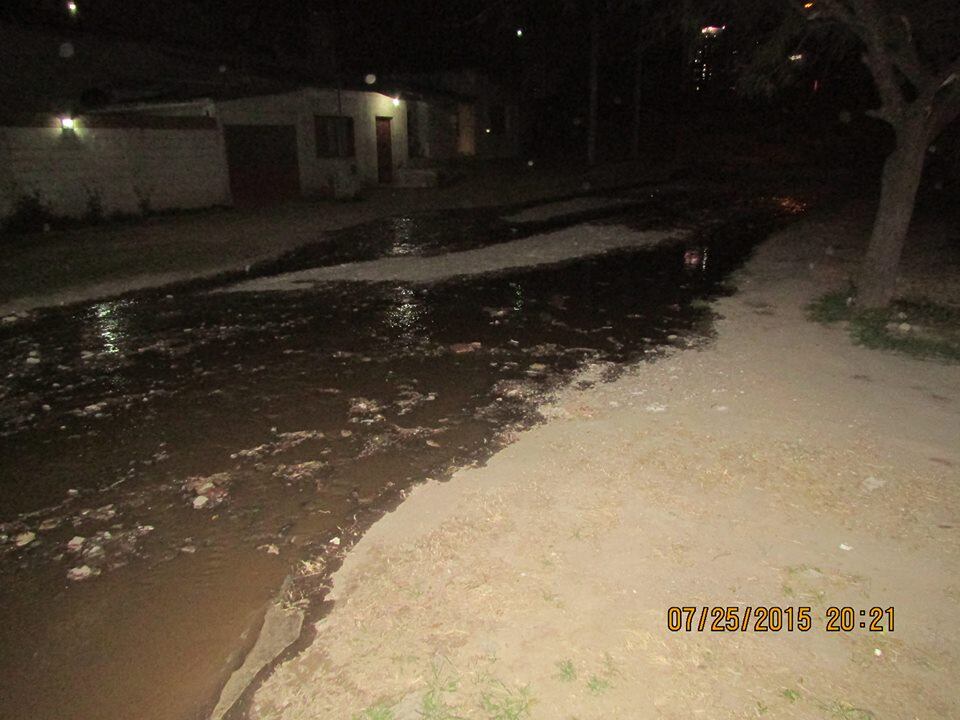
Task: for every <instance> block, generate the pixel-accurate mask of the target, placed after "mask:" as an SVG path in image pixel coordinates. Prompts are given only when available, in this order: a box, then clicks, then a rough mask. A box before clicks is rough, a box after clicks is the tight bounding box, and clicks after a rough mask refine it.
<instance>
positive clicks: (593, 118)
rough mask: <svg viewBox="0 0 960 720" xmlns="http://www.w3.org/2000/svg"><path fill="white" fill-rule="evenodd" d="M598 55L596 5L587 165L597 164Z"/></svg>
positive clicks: (592, 17) (592, 22) (592, 15)
mask: <svg viewBox="0 0 960 720" xmlns="http://www.w3.org/2000/svg"><path fill="white" fill-rule="evenodd" d="M599 55H600V11H599V10H598V9H597V7H596V4H594V6H593V7H592V8H591V10H590V110H589V114H590V116H589V117H588V118H587V164H588V165H596V164H597V115H598V109H599V97H600V96H599V90H598V88H597V82H598V80H597V71H598V64H599Z"/></svg>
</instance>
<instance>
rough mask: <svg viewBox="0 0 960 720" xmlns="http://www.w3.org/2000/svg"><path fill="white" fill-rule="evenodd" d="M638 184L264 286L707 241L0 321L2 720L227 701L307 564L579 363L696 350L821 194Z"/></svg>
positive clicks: (391, 234) (353, 254) (432, 222)
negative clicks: (557, 250) (593, 207)
mask: <svg viewBox="0 0 960 720" xmlns="http://www.w3.org/2000/svg"><path fill="white" fill-rule="evenodd" d="M627 199H628V200H630V201H631V202H630V203H629V204H628V205H627V206H625V207H617V208H616V209H614V210H607V211H606V212H605V213H604V212H596V211H595V212H593V213H591V214H590V215H588V216H580V217H577V218H569V217H567V218H562V219H553V220H550V221H544V222H540V223H534V224H531V225H529V226H518V225H516V224H510V223H507V222H505V221H503V220H502V219H500V218H501V216H502V214H503V213H498V212H492V211H488V210H484V211H455V212H447V213H437V214H425V215H418V216H415V217H409V218H390V219H386V220H382V221H376V222H374V223H370V224H367V225H364V226H359V227H357V228H351V229H349V230H345V231H340V232H338V233H335V234H333V236H332V239H331V240H330V241H329V242H326V243H323V244H318V245H317V246H314V247H311V248H307V249H304V250H302V251H299V252H297V253H294V254H291V255H290V256H287V257H285V258H283V259H282V260H280V261H277V262H274V263H270V264H269V265H265V266H261V267H259V268H255V269H254V270H253V274H271V273H276V272H281V271H287V270H294V269H300V268H304V267H311V266H316V265H323V264H333V263H340V262H345V261H348V260H349V261H356V260H366V259H372V258H376V257H384V256H390V255H397V254H412V255H426V254H435V253H440V252H450V251H452V250H462V249H469V248H474V247H481V246H483V245H487V244H491V243H498V242H505V241H507V240H512V239H515V238H517V237H520V236H524V235H529V234H531V233H535V232H541V231H543V230H545V229H549V228H553V227H561V226H563V225H570V224H575V223H579V222H586V221H590V222H595V223H608V224H617V225H626V226H629V227H635V228H644V229H646V228H654V227H677V226H678V225H683V226H686V227H688V228H692V235H691V237H690V239H689V240H687V241H686V242H684V243H683V244H680V245H673V246H669V247H660V248H656V249H648V250H631V251H624V252H617V253H609V254H606V255H601V256H595V257H590V258H585V259H580V260H575V261H570V262H567V263H564V264H561V265H555V266H550V267H536V268H526V269H523V270H512V271H506V272H502V273H498V274H494V275H488V276H479V277H473V278H470V279H458V280H454V281H450V282H443V283H436V284H428V285H407V284H397V283H382V284H376V285H370V284H360V283H338V284H330V285H327V286H324V287H321V288H318V289H314V290H310V291H306V292H296V293H266V294H234V295H223V294H208V293H206V292H204V289H205V288H202V287H199V286H196V285H194V286H191V288H190V289H186V288H179V289H178V290H177V291H176V292H174V293H173V294H170V295H168V294H166V293H165V292H161V293H156V292H151V293H142V294H139V295H132V296H129V297H126V298H122V299H118V300H114V301H109V302H102V303H97V304H91V305H84V306H76V307H73V308H68V309H63V310H52V311H47V312H41V313H37V314H36V315H34V316H31V317H29V318H26V319H21V320H19V321H17V322H14V323H10V324H8V325H5V326H3V327H2V328H0V362H2V363H3V367H4V368H5V372H4V375H5V378H4V380H3V381H2V384H0V523H3V524H2V526H0V577H2V586H0V607H2V608H3V613H4V618H5V619H6V622H5V623H4V624H3V627H2V629H0V647H2V648H3V651H2V655H0V673H2V675H3V677H4V683H3V689H2V690H0V716H2V717H4V718H34V719H36V718H54V717H56V718H62V717H70V718H77V719H80V720H85V719H87V718H99V719H113V718H130V717H138V718H144V719H146V720H154V719H155V720H160V719H170V720H183V719H185V718H195V717H204V716H205V713H206V712H208V711H209V709H210V707H212V704H213V702H214V701H215V700H216V695H217V692H218V689H219V687H220V686H221V685H222V683H223V682H224V680H225V679H226V677H227V675H228V674H229V672H230V671H231V670H232V669H234V668H235V667H236V665H237V664H238V662H239V660H240V659H242V654H243V652H244V650H245V649H246V648H247V647H249V644H250V642H252V640H253V634H254V633H255V632H256V629H257V626H258V622H259V619H260V617H261V616H262V613H263V609H264V607H265V605H266V604H267V603H268V602H269V601H270V600H271V598H273V597H274V596H275V595H276V593H277V592H278V589H279V588H280V586H281V583H282V582H283V579H284V577H285V576H287V575H288V573H290V572H291V570H292V569H295V568H298V569H299V571H300V572H299V576H300V577H301V578H303V577H308V576H310V575H311V572H309V570H310V568H312V567H314V566H310V565H303V564H300V561H301V560H304V559H309V558H312V557H315V556H316V555H318V554H319V553H322V552H323V551H329V550H330V549H331V548H334V549H338V548H341V547H346V546H347V545H348V544H349V542H350V541H351V539H352V538H354V537H355V536H356V535H357V534H358V532H359V531H360V530H362V528H363V526H364V525H365V524H369V522H371V521H372V520H373V519H375V517H376V516H377V515H378V513H381V512H383V509H384V508H388V507H390V506H391V505H392V504H395V503H396V502H398V501H399V500H400V499H401V498H402V494H403V491H404V490H405V489H406V488H408V487H409V486H410V485H411V484H412V483H415V482H418V481H421V480H423V479H424V478H427V477H434V478H443V477H446V476H447V475H449V473H450V472H451V471H452V470H453V469H454V468H456V467H458V466H461V465H464V464H470V463H477V462H482V461H483V460H484V459H485V458H487V457H489V455H490V454H491V453H492V452H493V451H494V450H495V449H496V448H497V447H500V446H502V444H503V443H505V442H509V441H510V439H511V437H512V436H513V435H514V434H515V432H516V431H518V430H519V429H520V428H522V427H524V426H526V425H529V424H530V423H531V422H535V421H536V419H537V416H536V414H535V411H534V406H535V404H536V402H537V401H538V400H539V399H542V398H543V397H545V396H546V395H547V394H549V392H550V391H551V389H552V388H555V387H556V386H557V385H558V384H559V383H562V382H564V381H565V379H567V378H569V377H570V375H571V374H572V373H573V372H574V371H575V370H577V369H578V368H582V367H583V366H584V365H586V364H588V363H593V364H598V365H600V366H601V367H602V368H603V369H604V371H605V372H607V373H608V374H611V375H613V374H615V373H616V372H618V371H619V369H621V368H622V367H624V365H625V364H627V363H630V362H634V361H637V360H640V359H644V358H651V357H655V356H656V355H657V354H658V353H660V352H661V351H662V349H663V348H664V347H667V346H671V345H677V346H680V347H687V346H691V345H695V344H697V343H699V342H701V341H702V340H703V339H704V338H706V337H708V335H709V332H710V317H709V311H708V310H707V309H706V306H705V304H704V303H703V300H705V299H709V298H710V297H711V296H714V295H716V294H717V293H721V292H725V288H724V285H723V280H724V278H725V277H726V275H727V273H728V272H729V271H730V270H731V269H732V268H734V267H736V266H737V265H738V264H739V263H741V262H742V261H743V259H744V258H745V257H746V255H747V253H748V252H749V250H750V249H751V248H752V247H753V246H754V245H755V243H756V242H758V241H759V240H762V239H763V238H764V237H765V236H766V235H767V234H768V233H769V231H770V230H771V229H772V228H773V227H774V226H776V224H778V223H781V222H784V221H785V220H786V219H787V218H789V217H790V216H791V215H794V214H796V213H797V212H799V211H800V210H802V209H803V204H802V203H800V202H799V201H796V200H793V199H790V198H746V199H744V198H740V199H737V198H734V197H732V196H729V195H727V196H720V195H716V194H714V195H711V196H707V195H703V194H698V193H697V192H695V191H693V190H689V189H687V190H677V191H674V192H672V193H657V192H653V193H651V192H648V191H647V190H645V189H638V190H636V191H635V192H634V194H633V195H632V196H628V197H627ZM610 212H613V213H615V214H614V215H610V214H609V213H610ZM304 568H306V571H305V570H304ZM317 576H318V582H321V581H322V580H323V579H324V576H323V573H317ZM311 589H315V588H311V586H310V584H309V583H301V584H300V585H298V586H297V587H296V588H295V591H296V592H301V593H306V594H309V592H310V591H311ZM288 599H289V600H291V601H297V600H298V599H299V596H295V597H290V598H288Z"/></svg>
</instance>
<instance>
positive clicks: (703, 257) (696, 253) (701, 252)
mask: <svg viewBox="0 0 960 720" xmlns="http://www.w3.org/2000/svg"><path fill="white" fill-rule="evenodd" d="M709 256H710V248H707V247H694V248H687V249H686V250H685V251H684V253H683V267H684V269H686V270H687V271H692V272H706V271H707V261H708V259H709Z"/></svg>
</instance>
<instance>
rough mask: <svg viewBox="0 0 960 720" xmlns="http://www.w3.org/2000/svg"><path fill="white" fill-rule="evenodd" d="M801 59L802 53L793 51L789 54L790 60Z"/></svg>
mask: <svg viewBox="0 0 960 720" xmlns="http://www.w3.org/2000/svg"><path fill="white" fill-rule="evenodd" d="M801 60H803V53H794V54H793V55H791V56H790V62H800V61H801Z"/></svg>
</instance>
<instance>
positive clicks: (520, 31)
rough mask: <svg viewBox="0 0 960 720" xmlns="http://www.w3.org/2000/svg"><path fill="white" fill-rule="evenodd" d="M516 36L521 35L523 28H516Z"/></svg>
mask: <svg viewBox="0 0 960 720" xmlns="http://www.w3.org/2000/svg"><path fill="white" fill-rule="evenodd" d="M517 37H523V28H517Z"/></svg>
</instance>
